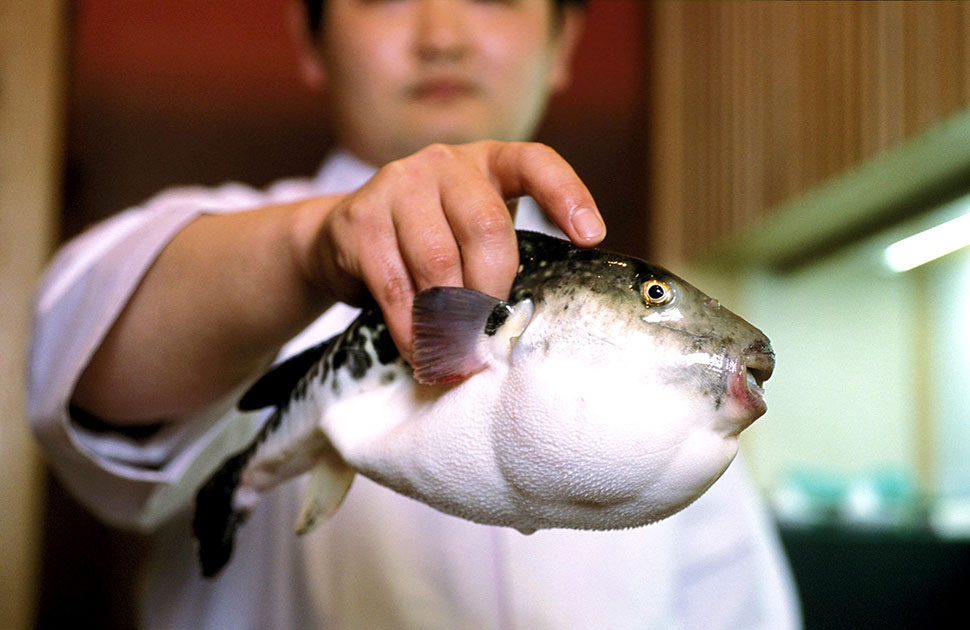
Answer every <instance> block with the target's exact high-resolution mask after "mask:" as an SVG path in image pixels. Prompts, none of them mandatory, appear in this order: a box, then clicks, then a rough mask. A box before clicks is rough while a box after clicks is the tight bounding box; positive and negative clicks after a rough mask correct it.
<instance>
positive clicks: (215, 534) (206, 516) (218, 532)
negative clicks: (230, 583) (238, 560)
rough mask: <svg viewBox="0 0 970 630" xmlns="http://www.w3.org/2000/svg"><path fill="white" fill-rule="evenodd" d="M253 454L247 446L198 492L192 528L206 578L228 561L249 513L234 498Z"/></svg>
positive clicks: (217, 571)
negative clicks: (237, 532) (237, 506)
mask: <svg viewBox="0 0 970 630" xmlns="http://www.w3.org/2000/svg"><path fill="white" fill-rule="evenodd" d="M251 456H252V449H251V448H248V449H245V450H244V451H242V452H241V453H239V454H237V455H235V456H233V457H231V458H229V459H228V460H226V462H225V463H224V464H223V465H222V468H220V469H219V470H217V471H216V472H215V474H214V475H212V477H211V478H210V479H209V481H208V482H206V484H205V485H204V486H202V488H201V489H200V490H199V492H198V494H197V495H196V498H195V516H194V517H193V519H192V531H193V533H194V534H195V537H196V539H197V540H198V541H199V563H200V564H201V565H202V575H204V576H205V577H212V576H214V575H216V574H217V573H219V571H220V570H222V567H224V566H225V565H226V563H227V562H229V556H230V555H231V554H232V544H233V539H234V538H235V536H236V529H237V528H238V527H239V526H240V525H241V524H242V523H243V521H244V520H246V516H247V513H246V512H241V511H239V510H236V509H235V508H234V507H233V500H232V499H233V494H235V491H236V488H237V487H238V486H239V479H240V477H241V475H242V471H243V468H244V467H245V466H246V462H247V461H249V458H250V457H251Z"/></svg>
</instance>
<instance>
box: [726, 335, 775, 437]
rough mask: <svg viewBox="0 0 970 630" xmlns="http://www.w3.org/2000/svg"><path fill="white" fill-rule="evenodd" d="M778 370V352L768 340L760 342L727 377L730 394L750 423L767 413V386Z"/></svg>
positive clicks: (755, 344) (758, 341) (743, 355)
mask: <svg viewBox="0 0 970 630" xmlns="http://www.w3.org/2000/svg"><path fill="white" fill-rule="evenodd" d="M774 369H775V353H774V351H773V350H772V349H771V345H770V344H769V343H768V342H767V340H757V341H755V342H754V343H752V344H751V345H750V346H748V348H747V349H746V350H745V352H744V353H743V354H742V356H741V359H740V360H739V361H738V362H737V363H736V364H735V365H734V369H733V370H732V371H731V373H730V374H729V376H728V394H729V395H730V397H731V398H732V399H733V400H734V401H735V402H736V403H737V404H738V406H739V407H740V411H741V415H742V416H743V419H745V420H747V421H748V423H749V424H750V423H751V422H754V421H755V420H756V419H757V418H759V417H760V416H761V415H763V414H764V413H765V411H767V409H768V406H767V404H766V403H765V398H764V395H765V391H764V383H765V381H767V380H768V379H769V378H771V373H772V372H773V371H774Z"/></svg>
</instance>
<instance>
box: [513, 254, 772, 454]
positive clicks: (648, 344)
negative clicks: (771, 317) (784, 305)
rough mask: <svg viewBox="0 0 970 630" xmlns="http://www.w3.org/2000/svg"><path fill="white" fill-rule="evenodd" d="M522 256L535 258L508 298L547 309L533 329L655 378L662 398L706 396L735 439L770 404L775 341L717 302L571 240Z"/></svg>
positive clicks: (658, 270) (674, 279) (657, 271)
mask: <svg viewBox="0 0 970 630" xmlns="http://www.w3.org/2000/svg"><path fill="white" fill-rule="evenodd" d="M555 244H558V242H557V243H555ZM555 244H554V245H555ZM524 256H525V257H526V258H529V257H531V258H533V260H531V261H529V262H526V263H524V264H523V270H522V271H520V278H519V281H518V282H517V288H516V293H517V295H513V302H514V301H516V300H520V301H521V300H524V299H531V300H532V301H534V302H535V303H536V305H537V308H538V309H539V310H540V312H544V313H545V314H546V318H547V320H546V324H545V329H544V330H542V331H541V332H540V331H538V330H537V331H536V332H537V333H538V334H541V335H545V336H546V337H547V338H553V337H557V336H558V337H560V338H561V339H563V341H564V342H565V343H568V344H571V345H572V346H573V347H574V348H573V349H575V348H580V347H586V348H588V349H590V350H591V352H592V353H594V354H597V353H598V354H601V355H602V356H603V357H605V358H606V359H607V360H608V361H611V362H614V364H615V365H616V370H621V369H622V370H624V371H626V372H627V373H628V374H630V375H636V374H643V375H644V376H649V375H653V376H655V377H657V378H658V379H659V380H661V381H662V382H663V383H664V384H665V385H666V386H667V391H668V393H667V397H673V396H678V397H689V398H698V399H703V400H704V401H706V406H707V407H708V408H709V410H710V412H711V413H712V414H713V415H716V416H717V418H718V420H719V422H720V425H721V426H722V427H723V429H724V430H726V431H728V432H729V433H731V434H734V435H736V434H738V433H740V432H741V431H742V430H743V429H745V428H746V427H748V426H750V424H751V423H752V422H754V421H755V420H756V419H757V418H759V417H760V416H762V415H763V414H764V413H765V411H766V410H767V405H766V402H765V395H764V383H765V381H767V380H768V379H769V378H770V377H771V374H772V372H773V371H774V366H775V353H774V350H773V349H772V346H771V342H770V340H769V339H768V337H767V336H766V335H765V334H764V333H763V332H762V331H761V330H759V329H758V328H756V327H755V326H753V325H752V324H750V323H748V322H747V321H746V320H744V319H743V318H742V317H740V316H738V315H736V314H735V313H733V312H732V311H730V310H729V309H727V308H725V307H724V306H722V305H721V303H720V302H719V301H718V300H716V299H714V298H712V297H710V296H709V295H707V294H705V293H704V292H703V291H701V290H700V289H698V288H697V287H695V286H693V285H692V284H690V283H689V282H687V281H686V280H684V279H682V278H680V277H678V276H677V275H675V274H673V273H671V272H670V271H668V270H666V269H664V268H662V267H659V266H656V265H652V264H650V263H647V262H645V261H642V260H639V259H637V258H633V257H630V256H625V255H621V254H615V253H612V252H606V251H602V250H593V249H587V250H583V249H579V248H576V247H571V246H565V247H562V249H561V251H558V252H555V251H553V252H550V251H544V250H539V251H536V250H533V249H530V248H528V247H527V248H525V250H524ZM535 259H540V261H539V262H538V263H537V262H536V260H535ZM530 325H533V324H530ZM534 325H535V327H536V329H539V328H541V327H542V324H541V323H539V322H536V323H535V324H534ZM577 337H580V338H577ZM583 338H585V339H583ZM618 345H622V346H623V349H622V351H618V349H617V346H618ZM621 365H622V367H621ZM634 377H635V376H634Z"/></svg>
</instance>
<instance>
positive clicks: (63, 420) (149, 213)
mask: <svg viewBox="0 0 970 630" xmlns="http://www.w3.org/2000/svg"><path fill="white" fill-rule="evenodd" d="M261 199H262V198H261V196H260V195H259V193H257V192H256V191H253V190H252V189H249V188H247V187H244V186H239V185H229V186H225V187H222V188H220V189H218V190H217V191H213V190H206V189H201V188H196V189H182V190H178V191H172V192H170V193H166V194H163V195H161V196H159V197H156V198H155V199H154V200H152V201H151V202H149V203H148V204H146V205H145V206H143V207H140V208H137V209H133V210H128V211H126V212H124V213H122V214H120V215H117V216H115V217H114V218H112V219H109V220H107V221H105V222H104V223H102V224H100V225H97V226H96V227H94V228H92V229H91V230H89V231H87V232H85V233H84V234H82V235H80V236H79V237H77V238H76V239H74V240H73V241H71V242H70V243H68V244H67V245H66V246H65V247H64V248H62V249H61V251H60V252H59V253H58V255H57V256H56V258H55V259H54V261H53V262H52V263H51V265H50V266H49V268H48V270H47V272H46V273H45V276H44V278H43V280H42V281H41V284H40V286H39V288H38V291H37V295H36V298H35V304H34V317H33V325H34V328H33V331H32V337H31V346H30V352H29V357H28V392H27V414H28V417H29V418H30V422H31V426H32V428H33V429H34V432H35V434H36V435H37V438H38V440H39V441H40V443H41V445H42V446H43V447H44V449H45V451H46V454H47V456H48V459H49V462H50V464H51V466H52V468H53V469H54V472H55V473H56V474H58V476H59V478H60V479H61V480H62V481H63V483H64V484H65V485H66V486H67V488H68V489H69V490H70V491H71V492H72V493H73V494H74V495H75V496H76V497H77V498H78V499H79V500H80V501H82V502H83V503H84V504H85V505H87V506H88V507H89V508H90V509H91V510H92V511H93V512H95V513H96V514H97V515H99V516H100V517H101V518H103V519H104V520H106V521H108V522H110V523H112V524H115V525H121V526H127V527H136V528H139V529H150V528H152V527H154V526H156V525H157V524H159V523H160V522H161V521H163V520H164V519H165V518H167V517H168V516H169V515H170V514H171V513H172V512H173V511H175V510H177V509H179V508H180V507H182V506H184V505H185V503H186V501H188V500H189V499H190V498H191V493H192V492H193V491H194V488H195V487H196V486H197V485H198V483H199V482H200V481H202V480H203V479H204V478H205V477H206V476H207V475H208V474H209V473H210V472H211V470H209V468H211V467H214V466H215V465H216V464H218V462H219V461H220V460H221V459H222V456H221V454H222V453H226V452H229V451H230V450H234V449H236V448H239V447H240V446H241V445H242V444H243V443H244V442H245V440H246V439H248V437H249V436H250V435H251V434H252V433H253V432H254V431H255V430H256V428H255V427H256V425H257V424H258V422H259V419H258V417H257V416H255V415H254V414H247V415H245V416H242V415H240V414H235V413H234V412H232V400H234V399H235V397H234V396H230V397H227V398H226V399H225V400H224V401H222V402H220V403H219V404H216V405H213V406H212V407H211V408H209V409H207V410H205V411H203V412H202V413H200V414H198V416H197V417H192V418H182V419H179V420H178V421H176V422H171V423H167V424H165V425H160V427H161V428H159V429H158V430H156V431H153V432H152V431H146V432H143V433H144V434H143V435H138V434H136V433H132V434H126V433H123V432H119V431H114V430H108V428H107V427H97V426H92V425H91V424H84V423H79V422H77V421H76V420H75V419H73V418H72V417H71V414H70V413H69V409H68V406H69V402H70V399H71V396H72V393H73V390H74V387H75V385H76V383H77V380H78V378H79V377H80V374H81V372H82V370H83V369H84V367H85V366H86V365H87V363H88V361H90V358H91V356H92V354H93V353H94V351H95V350H96V349H97V347H98V346H99V345H100V343H101V341H102V340H103V339H104V336H105V335H106V334H107V332H108V330H109V329H110V328H111V326H112V324H113V323H114V321H115V320H116V318H117V317H118V315H119V313H120V312H121V310H122V309H123V308H124V306H125V304H126V303H127V302H128V299H129V298H130V296H131V294H132V293H133V292H134V290H135V288H136V287H137V286H138V284H139V282H140V281H141V279H142V277H143V276H144V274H145V273H146V271H147V270H148V268H149V267H150V266H151V265H152V263H153V262H154V261H155V259H156V258H157V257H158V255H159V253H160V252H161V250H162V249H163V248H164V247H165V246H166V245H167V244H168V243H169V242H170V241H171V239H172V238H173V237H174V236H175V235H176V234H177V233H178V232H179V231H180V230H181V229H182V228H183V227H185V226H186V225H187V224H188V223H189V222H191V221H192V220H193V219H195V218H196V217H198V216H199V215H200V214H203V213H223V212H230V211H235V210H240V209H244V208H247V207H253V206H255V205H258V204H259V203H260V201H261ZM200 455H201V457H200ZM206 466H207V467H208V468H205V467H206Z"/></svg>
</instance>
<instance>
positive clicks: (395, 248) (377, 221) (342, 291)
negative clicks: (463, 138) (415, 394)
mask: <svg viewBox="0 0 970 630" xmlns="http://www.w3.org/2000/svg"><path fill="white" fill-rule="evenodd" d="M522 195H530V196H532V197H533V198H534V199H535V200H536V202H537V203H538V204H539V206H540V207H541V208H542V209H543V210H544V211H545V212H546V213H547V214H548V215H549V217H550V218H551V219H552V220H553V221H554V222H555V223H556V225H558V226H559V227H560V229H562V231H563V232H564V233H565V234H566V236H567V237H569V238H570V239H571V240H572V241H573V242H574V243H576V244H577V245H581V246H593V245H596V244H597V243H599V242H600V241H601V240H602V239H603V237H604V236H605V233H606V228H605V225H604V224H603V220H602V217H601V216H600V214H599V211H598V209H597V208H596V204H595V202H594V201H593V198H592V196H591V195H590V193H589V190H588V189H587V188H586V186H585V185H584V184H583V183H582V181H581V180H580V179H579V177H578V176H577V175H576V173H575V172H574V171H573V169H572V168H571V167H570V166H569V164H568V163H566V161H565V160H563V158H562V157H561V156H559V154H557V153H556V152H555V151H553V150H552V149H550V148H549V147H546V146H543V145H541V144H535V143H503V142H497V141H491V140H486V141H481V142H475V143H471V144H465V145H459V146H446V145H431V146H429V147H427V148H425V149H422V150H421V151H419V152H417V153H415V154H413V155H411V156H409V157H406V158H403V159H401V160H397V161H395V162H391V163H390V164H388V165H386V166H384V167H383V168H381V169H380V170H379V171H378V172H377V173H376V174H375V175H374V177H373V178H371V179H370V181H368V182H367V183H366V184H365V185H364V186H362V187H361V188H360V189H358V190H357V191H355V192H354V193H351V194H348V195H346V196H344V197H343V198H342V199H340V200H339V201H338V202H337V203H336V204H335V205H333V206H331V207H329V208H328V209H327V211H326V212H324V213H323V214H322V217H319V218H318V222H317V225H318V229H316V230H314V231H313V233H314V237H313V238H312V239H311V240H309V241H308V243H307V245H308V247H306V248H305V255H306V258H305V261H304V264H303V268H304V269H305V270H306V274H307V276H308V278H309V280H310V282H311V284H312V285H313V286H315V287H317V288H318V290H320V291H322V292H323V293H325V294H327V295H328V296H329V297H331V298H333V299H335V300H339V301H344V302H348V303H351V304H359V303H361V302H362V301H363V298H364V297H365V295H366V293H367V292H369V293H370V295H372V296H373V298H374V300H375V301H376V302H377V304H378V306H379V307H380V308H381V310H382V312H383V313H384V317H385V320H386V322H387V326H388V329H389V331H390V333H391V336H392V337H393V339H394V341H395V343H396V344H397V347H398V349H399V350H400V351H401V353H402V355H403V356H404V357H406V358H408V359H410V357H411V343H412V331H411V306H412V302H413V299H414V295H415V293H416V292H417V291H420V290H422V289H425V288H428V287H432V286H464V287H468V288H472V289H477V290H479V291H482V292H484V293H487V294H490V295H493V296H495V297H499V298H503V299H504V298H506V297H508V293H509V290H510V288H511V286H512V281H513V280H514V278H515V273H516V269H517V268H518V248H517V244H516V240H515V231H514V227H513V223H512V217H511V215H510V213H509V209H508V207H507V206H506V200H508V199H514V198H516V197H519V196H522ZM319 219H322V220H319Z"/></svg>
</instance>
